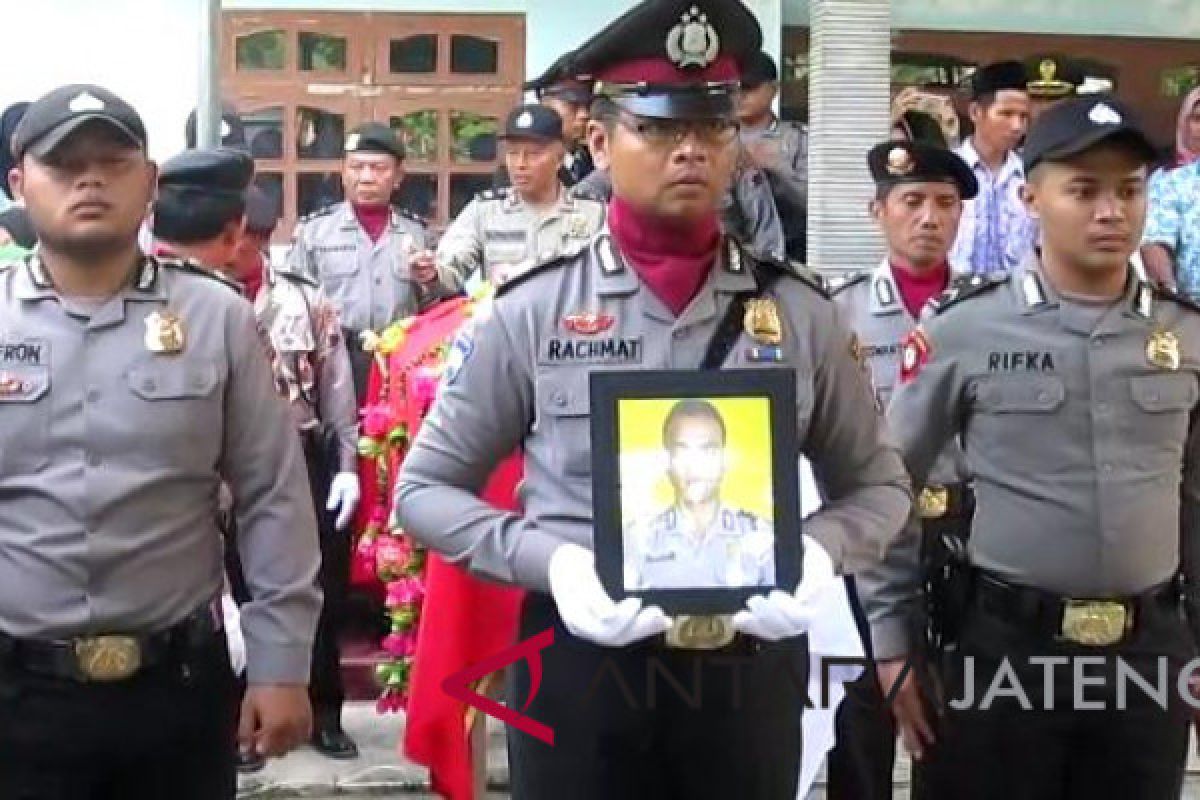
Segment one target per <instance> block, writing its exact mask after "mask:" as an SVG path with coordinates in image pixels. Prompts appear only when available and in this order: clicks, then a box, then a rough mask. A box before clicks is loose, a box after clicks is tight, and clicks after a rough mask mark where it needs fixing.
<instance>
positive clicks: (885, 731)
mask: <svg viewBox="0 0 1200 800" xmlns="http://www.w3.org/2000/svg"><path fill="white" fill-rule="evenodd" d="M973 512H974V505H973V498H972V497H971V495H969V494H967V495H965V496H964V500H963V502H962V507H961V508H957V509H955V510H954V511H953V513H951V514H948V515H946V516H944V517H940V518H937V519H929V520H925V521H924V522H923V524H922V532H921V535H922V536H923V537H924V539H925V542H924V543H923V546H924V547H931V546H934V544H935V543H936V542H937V541H938V540H939V539H940V538H941V537H943V536H956V537H959V538H960V539H961V540H962V541H966V538H967V535H968V534H969V532H970V526H971V516H972V514H973ZM847 588H848V590H849V594H850V607H851V610H852V611H853V612H854V621H855V623H856V624H857V625H858V632H859V635H860V636H861V637H862V640H863V649H864V650H865V652H866V654H867V658H868V660H873V659H874V652H873V650H872V647H871V629H870V626H869V625H868V623H867V618H866V613H865V612H864V611H863V609H862V605H861V603H860V602H859V599H858V593H857V591H856V589H855V585H854V578H853V577H850V578H847ZM890 689H891V687H881V686H880V685H879V677H878V675H877V674H876V672H875V670H874V669H871V668H867V669H865V670H863V674H862V677H860V678H859V679H858V680H857V681H854V682H853V683H849V684H846V697H845V699H844V700H843V701H842V704H841V705H840V706H838V710H837V714H836V715H835V717H834V720H835V721H834V729H835V732H836V740H835V742H836V743H835V745H834V748H833V750H831V751H830V752H829V758H828V762H827V776H828V785H827V788H826V796H827V797H828V798H829V800H891V798H892V775H893V772H894V770H895V766H896V733H897V731H896V722H895V719H894V718H893V717H892V714H891V712H890V711H888V709H887V708H886V704H885V702H884V695H885V694H886V693H887V692H888V691H890ZM911 775H912V787H911V796H912V798H913V800H930V798H932V797H935V795H934V794H933V793H932V789H931V787H930V785H929V781H928V780H927V779H926V775H925V769H924V766H923V765H922V764H919V763H914V764H913V768H912V773H911ZM947 800H953V798H947Z"/></svg>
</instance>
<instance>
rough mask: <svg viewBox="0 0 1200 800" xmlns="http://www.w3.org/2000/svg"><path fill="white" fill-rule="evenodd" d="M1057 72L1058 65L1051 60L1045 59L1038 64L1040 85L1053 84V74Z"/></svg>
mask: <svg viewBox="0 0 1200 800" xmlns="http://www.w3.org/2000/svg"><path fill="white" fill-rule="evenodd" d="M1057 71H1058V65H1057V64H1055V63H1054V61H1053V59H1049V58H1047V59H1045V60H1044V61H1042V63H1041V64H1038V72H1040V73H1041V75H1042V83H1053V82H1054V73H1055V72H1057Z"/></svg>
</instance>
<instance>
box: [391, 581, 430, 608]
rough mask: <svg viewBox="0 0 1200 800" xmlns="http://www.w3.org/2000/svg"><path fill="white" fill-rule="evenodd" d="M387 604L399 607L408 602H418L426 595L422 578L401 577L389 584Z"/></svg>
mask: <svg viewBox="0 0 1200 800" xmlns="http://www.w3.org/2000/svg"><path fill="white" fill-rule="evenodd" d="M387 589H388V593H387V606H388V608H399V607H400V606H402V605H405V604H407V603H416V602H417V601H419V600H420V599H421V598H422V597H424V596H425V587H424V586H423V585H422V584H421V579H420V578H414V577H409V578H401V579H400V580H397V581H392V582H391V583H389V584H388V587H387Z"/></svg>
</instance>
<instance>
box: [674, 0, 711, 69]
mask: <svg viewBox="0 0 1200 800" xmlns="http://www.w3.org/2000/svg"><path fill="white" fill-rule="evenodd" d="M720 50H721V39H720V37H718V36H717V31H716V29H715V28H713V26H712V23H710V22H709V21H708V15H707V14H703V13H701V12H700V9H699V8H697V7H696V6H692V7H691V9H689V10H688V11H686V12H685V13H684V14H683V15H682V16H681V17H680V18H679V23H678V24H677V25H676V26H675V27H674V28H671V31H670V32H669V33H668V34H667V58H668V59H670V60H671V63H672V64H674V65H675V66H677V67H679V68H680V69H683V68H686V67H700V68H704V67H707V66H708V65H709V64H711V63H713V62H714V61H716V60H717V54H718V53H719V52H720Z"/></svg>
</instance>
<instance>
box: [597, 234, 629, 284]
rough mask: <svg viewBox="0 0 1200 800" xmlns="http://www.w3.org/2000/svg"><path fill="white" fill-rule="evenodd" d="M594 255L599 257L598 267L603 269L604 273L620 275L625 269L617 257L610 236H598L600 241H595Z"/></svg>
mask: <svg viewBox="0 0 1200 800" xmlns="http://www.w3.org/2000/svg"><path fill="white" fill-rule="evenodd" d="M596 255H597V256H599V258H600V269H602V270H604V274H605V275H620V274H621V273H622V272H624V271H625V268H624V267H623V266H622V265H621V261H620V259H618V258H617V253H616V250H615V249H614V248H613V243H612V237H611V236H602V237H600V241H598V242H597V243H596Z"/></svg>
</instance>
